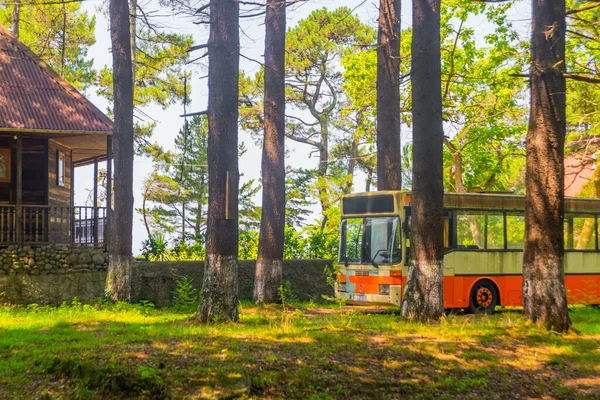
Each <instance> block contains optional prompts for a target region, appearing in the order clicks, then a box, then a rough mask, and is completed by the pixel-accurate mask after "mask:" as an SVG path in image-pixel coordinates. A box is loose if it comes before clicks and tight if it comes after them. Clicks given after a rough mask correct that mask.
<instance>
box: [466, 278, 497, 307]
mask: <svg viewBox="0 0 600 400" xmlns="http://www.w3.org/2000/svg"><path fill="white" fill-rule="evenodd" d="M498 293H499V292H498V288H497V287H496V285H495V284H494V282H492V281H490V280H489V279H482V280H480V281H477V282H476V283H475V284H474V285H473V287H472V288H471V294H470V296H469V308H468V309H467V312H469V313H470V314H492V313H493V312H494V309H495V308H496V306H497V305H499V304H500V302H499V300H500V296H499V294H498Z"/></svg>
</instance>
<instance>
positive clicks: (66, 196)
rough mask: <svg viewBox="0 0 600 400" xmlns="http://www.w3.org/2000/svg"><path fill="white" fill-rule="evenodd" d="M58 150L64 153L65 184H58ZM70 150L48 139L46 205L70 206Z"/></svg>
mask: <svg viewBox="0 0 600 400" xmlns="http://www.w3.org/2000/svg"><path fill="white" fill-rule="evenodd" d="M58 152H62V153H64V155H65V184H64V186H59V185H58V177H57V173H58ZM72 176H73V173H72V165H71V150H70V149H69V148H67V147H64V146H61V145H59V144H58V143H56V142H54V141H53V140H49V141H48V203H47V204H48V205H49V206H53V207H71V206H72V204H71V191H72V189H73V185H72V179H71V178H72Z"/></svg>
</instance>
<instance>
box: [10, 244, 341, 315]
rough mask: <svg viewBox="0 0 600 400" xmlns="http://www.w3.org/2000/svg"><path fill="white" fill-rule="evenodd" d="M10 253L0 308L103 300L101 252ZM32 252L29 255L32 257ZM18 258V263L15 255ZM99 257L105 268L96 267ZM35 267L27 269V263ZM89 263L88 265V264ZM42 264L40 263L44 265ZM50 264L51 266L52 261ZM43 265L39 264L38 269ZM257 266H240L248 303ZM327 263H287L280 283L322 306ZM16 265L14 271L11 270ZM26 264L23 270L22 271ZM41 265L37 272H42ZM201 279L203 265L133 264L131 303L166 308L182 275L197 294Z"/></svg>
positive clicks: (244, 263)
mask: <svg viewBox="0 0 600 400" xmlns="http://www.w3.org/2000/svg"><path fill="white" fill-rule="evenodd" d="M51 247H52V246H48V247H46V248H40V249H45V250H40V251H39V252H38V250H37V249H38V248H29V249H26V250H25V251H23V249H19V250H16V249H12V250H10V251H9V252H8V253H6V254H7V255H4V253H2V251H0V254H2V256H1V257H2V260H4V259H5V258H10V260H11V263H9V264H10V268H7V269H4V261H3V264H2V265H3V268H2V270H4V271H5V273H4V274H2V273H0V303H11V304H30V303H36V304H40V305H43V304H60V303H61V302H63V301H70V300H72V299H73V298H75V297H76V298H78V299H79V300H80V301H82V302H84V303H91V302H93V301H95V300H96V299H98V298H100V297H102V296H103V295H104V282H105V280H106V265H107V263H106V255H105V254H104V253H103V252H102V251H101V250H99V249H80V248H61V247H55V248H53V249H50V248H51ZM31 250H33V254H30V253H32V251H31ZM15 253H16V259H13V255H14V254H15ZM100 256H102V257H103V258H104V261H105V262H104V263H102V264H99V263H98V264H96V261H98V262H100ZM31 259H33V260H34V261H33V262H31V264H33V266H30V265H29V264H30V261H29V260H31ZM38 259H39V261H38ZM90 259H91V262H88V261H89V260H90ZM42 260H44V261H42ZM52 261H54V262H52ZM42 263H43V265H42ZM255 264H256V262H255V261H250V260H249V261H240V262H239V294H240V299H243V300H250V299H252V290H253V285H254V271H255ZM330 264H331V261H328V260H285V261H284V271H283V278H284V280H286V281H288V282H289V283H290V287H291V289H292V291H293V293H294V295H295V296H296V297H297V298H298V299H299V300H302V301H308V300H310V299H313V300H314V301H322V295H323V294H326V295H330V296H332V295H333V289H332V288H331V287H330V286H329V285H327V276H326V274H325V273H324V269H325V267H326V266H328V265H330ZM15 265H16V268H15ZM26 265H27V266H26ZM40 265H41V267H40ZM203 275H204V262H202V261H189V262H146V261H142V262H139V261H136V262H135V263H134V271H133V297H134V301H140V300H149V301H151V302H152V303H154V304H155V305H156V306H158V307H163V306H167V305H168V304H169V302H170V301H171V298H172V296H173V292H174V291H175V288H176V286H177V280H178V279H180V278H181V277H183V276H188V277H190V278H192V280H193V281H192V283H193V285H194V286H195V287H196V288H197V289H199V288H200V287H201V285H202V277H203Z"/></svg>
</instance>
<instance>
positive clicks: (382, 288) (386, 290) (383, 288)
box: [379, 285, 390, 296]
mask: <svg viewBox="0 0 600 400" xmlns="http://www.w3.org/2000/svg"><path fill="white" fill-rule="evenodd" d="M379 294H383V295H388V296H389V294H390V285H379Z"/></svg>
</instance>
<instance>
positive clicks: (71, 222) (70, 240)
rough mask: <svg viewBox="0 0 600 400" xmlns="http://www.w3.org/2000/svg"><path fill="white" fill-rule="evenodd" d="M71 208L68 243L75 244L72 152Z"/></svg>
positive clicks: (72, 163)
mask: <svg viewBox="0 0 600 400" xmlns="http://www.w3.org/2000/svg"><path fill="white" fill-rule="evenodd" d="M70 184H71V188H70V189H71V208H70V210H71V211H69V229H70V230H71V235H70V238H69V242H70V243H71V244H73V243H75V161H74V160H73V150H71V182H70Z"/></svg>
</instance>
